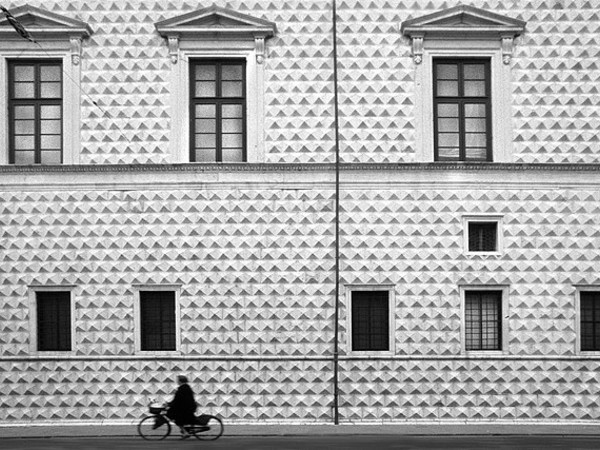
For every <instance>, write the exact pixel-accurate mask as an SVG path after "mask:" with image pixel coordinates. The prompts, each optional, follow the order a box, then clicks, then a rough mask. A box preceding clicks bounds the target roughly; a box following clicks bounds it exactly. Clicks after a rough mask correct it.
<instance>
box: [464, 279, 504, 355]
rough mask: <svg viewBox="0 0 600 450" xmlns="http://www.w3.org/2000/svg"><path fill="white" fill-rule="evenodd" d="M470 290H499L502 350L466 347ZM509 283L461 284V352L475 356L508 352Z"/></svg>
mask: <svg viewBox="0 0 600 450" xmlns="http://www.w3.org/2000/svg"><path fill="white" fill-rule="evenodd" d="M469 291H498V292H500V293H501V294H500V295H501V296H502V298H501V300H500V301H501V306H500V308H501V320H502V323H501V333H502V336H501V350H467V348H466V326H467V321H466V320H467V319H466V293H467V292H469ZM509 291H510V286H509V285H502V284H483V285H478V284H465V285H459V295H460V320H461V327H460V348H461V354H462V355H466V356H475V357H488V356H489V357H496V356H502V355H506V354H508V353H509V352H508V343H509V320H508V318H509V317H510V310H509V305H510V298H509Z"/></svg>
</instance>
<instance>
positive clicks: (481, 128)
mask: <svg viewBox="0 0 600 450" xmlns="http://www.w3.org/2000/svg"><path fill="white" fill-rule="evenodd" d="M485 122H486V121H485V119H465V131H466V132H477V133H485V129H486V123H485Z"/></svg>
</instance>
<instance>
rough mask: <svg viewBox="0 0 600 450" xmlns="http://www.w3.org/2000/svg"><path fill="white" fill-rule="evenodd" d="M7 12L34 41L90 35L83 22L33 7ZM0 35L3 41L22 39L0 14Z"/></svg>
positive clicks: (86, 25)
mask: <svg viewBox="0 0 600 450" xmlns="http://www.w3.org/2000/svg"><path fill="white" fill-rule="evenodd" d="M9 12H10V14H12V16H13V17H14V18H15V19H16V20H17V21H18V22H19V23H20V24H21V25H22V26H23V27H24V28H25V29H26V30H27V31H28V32H29V33H30V34H31V35H32V36H33V37H34V38H36V39H40V38H42V39H43V38H47V37H58V36H65V37H69V36H79V37H81V38H83V37H89V36H90V35H91V34H92V30H91V28H90V27H89V25H88V24H86V23H85V22H82V21H80V20H76V19H72V18H70V17H65V16H62V15H60V14H56V13H53V12H50V11H46V10H45V9H42V8H37V7H35V6H30V5H24V6H19V7H17V8H13V9H11V10H9ZM0 34H1V35H2V38H4V39H11V38H15V39H22V38H21V37H20V36H19V35H18V34H17V33H16V32H15V29H14V28H13V26H12V25H11V24H10V23H9V21H8V19H7V18H6V17H5V16H4V14H3V13H0Z"/></svg>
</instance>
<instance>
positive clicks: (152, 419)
mask: <svg viewBox="0 0 600 450" xmlns="http://www.w3.org/2000/svg"><path fill="white" fill-rule="evenodd" d="M137 430H138V434H139V435H140V436H141V437H143V438H144V439H146V440H147V441H161V440H163V439H164V438H166V437H167V436H168V435H169V434H170V433H171V424H170V423H169V421H168V420H167V419H166V418H165V417H162V416H160V415H155V416H148V417H144V418H143V419H142V420H141V421H140V423H139V424H138V426H137Z"/></svg>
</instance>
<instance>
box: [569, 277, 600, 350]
mask: <svg viewBox="0 0 600 450" xmlns="http://www.w3.org/2000/svg"><path fill="white" fill-rule="evenodd" d="M582 292H600V285H593V284H591V285H576V286H575V327H574V329H575V353H576V354H577V355H584V356H600V350H581V293H582Z"/></svg>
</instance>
